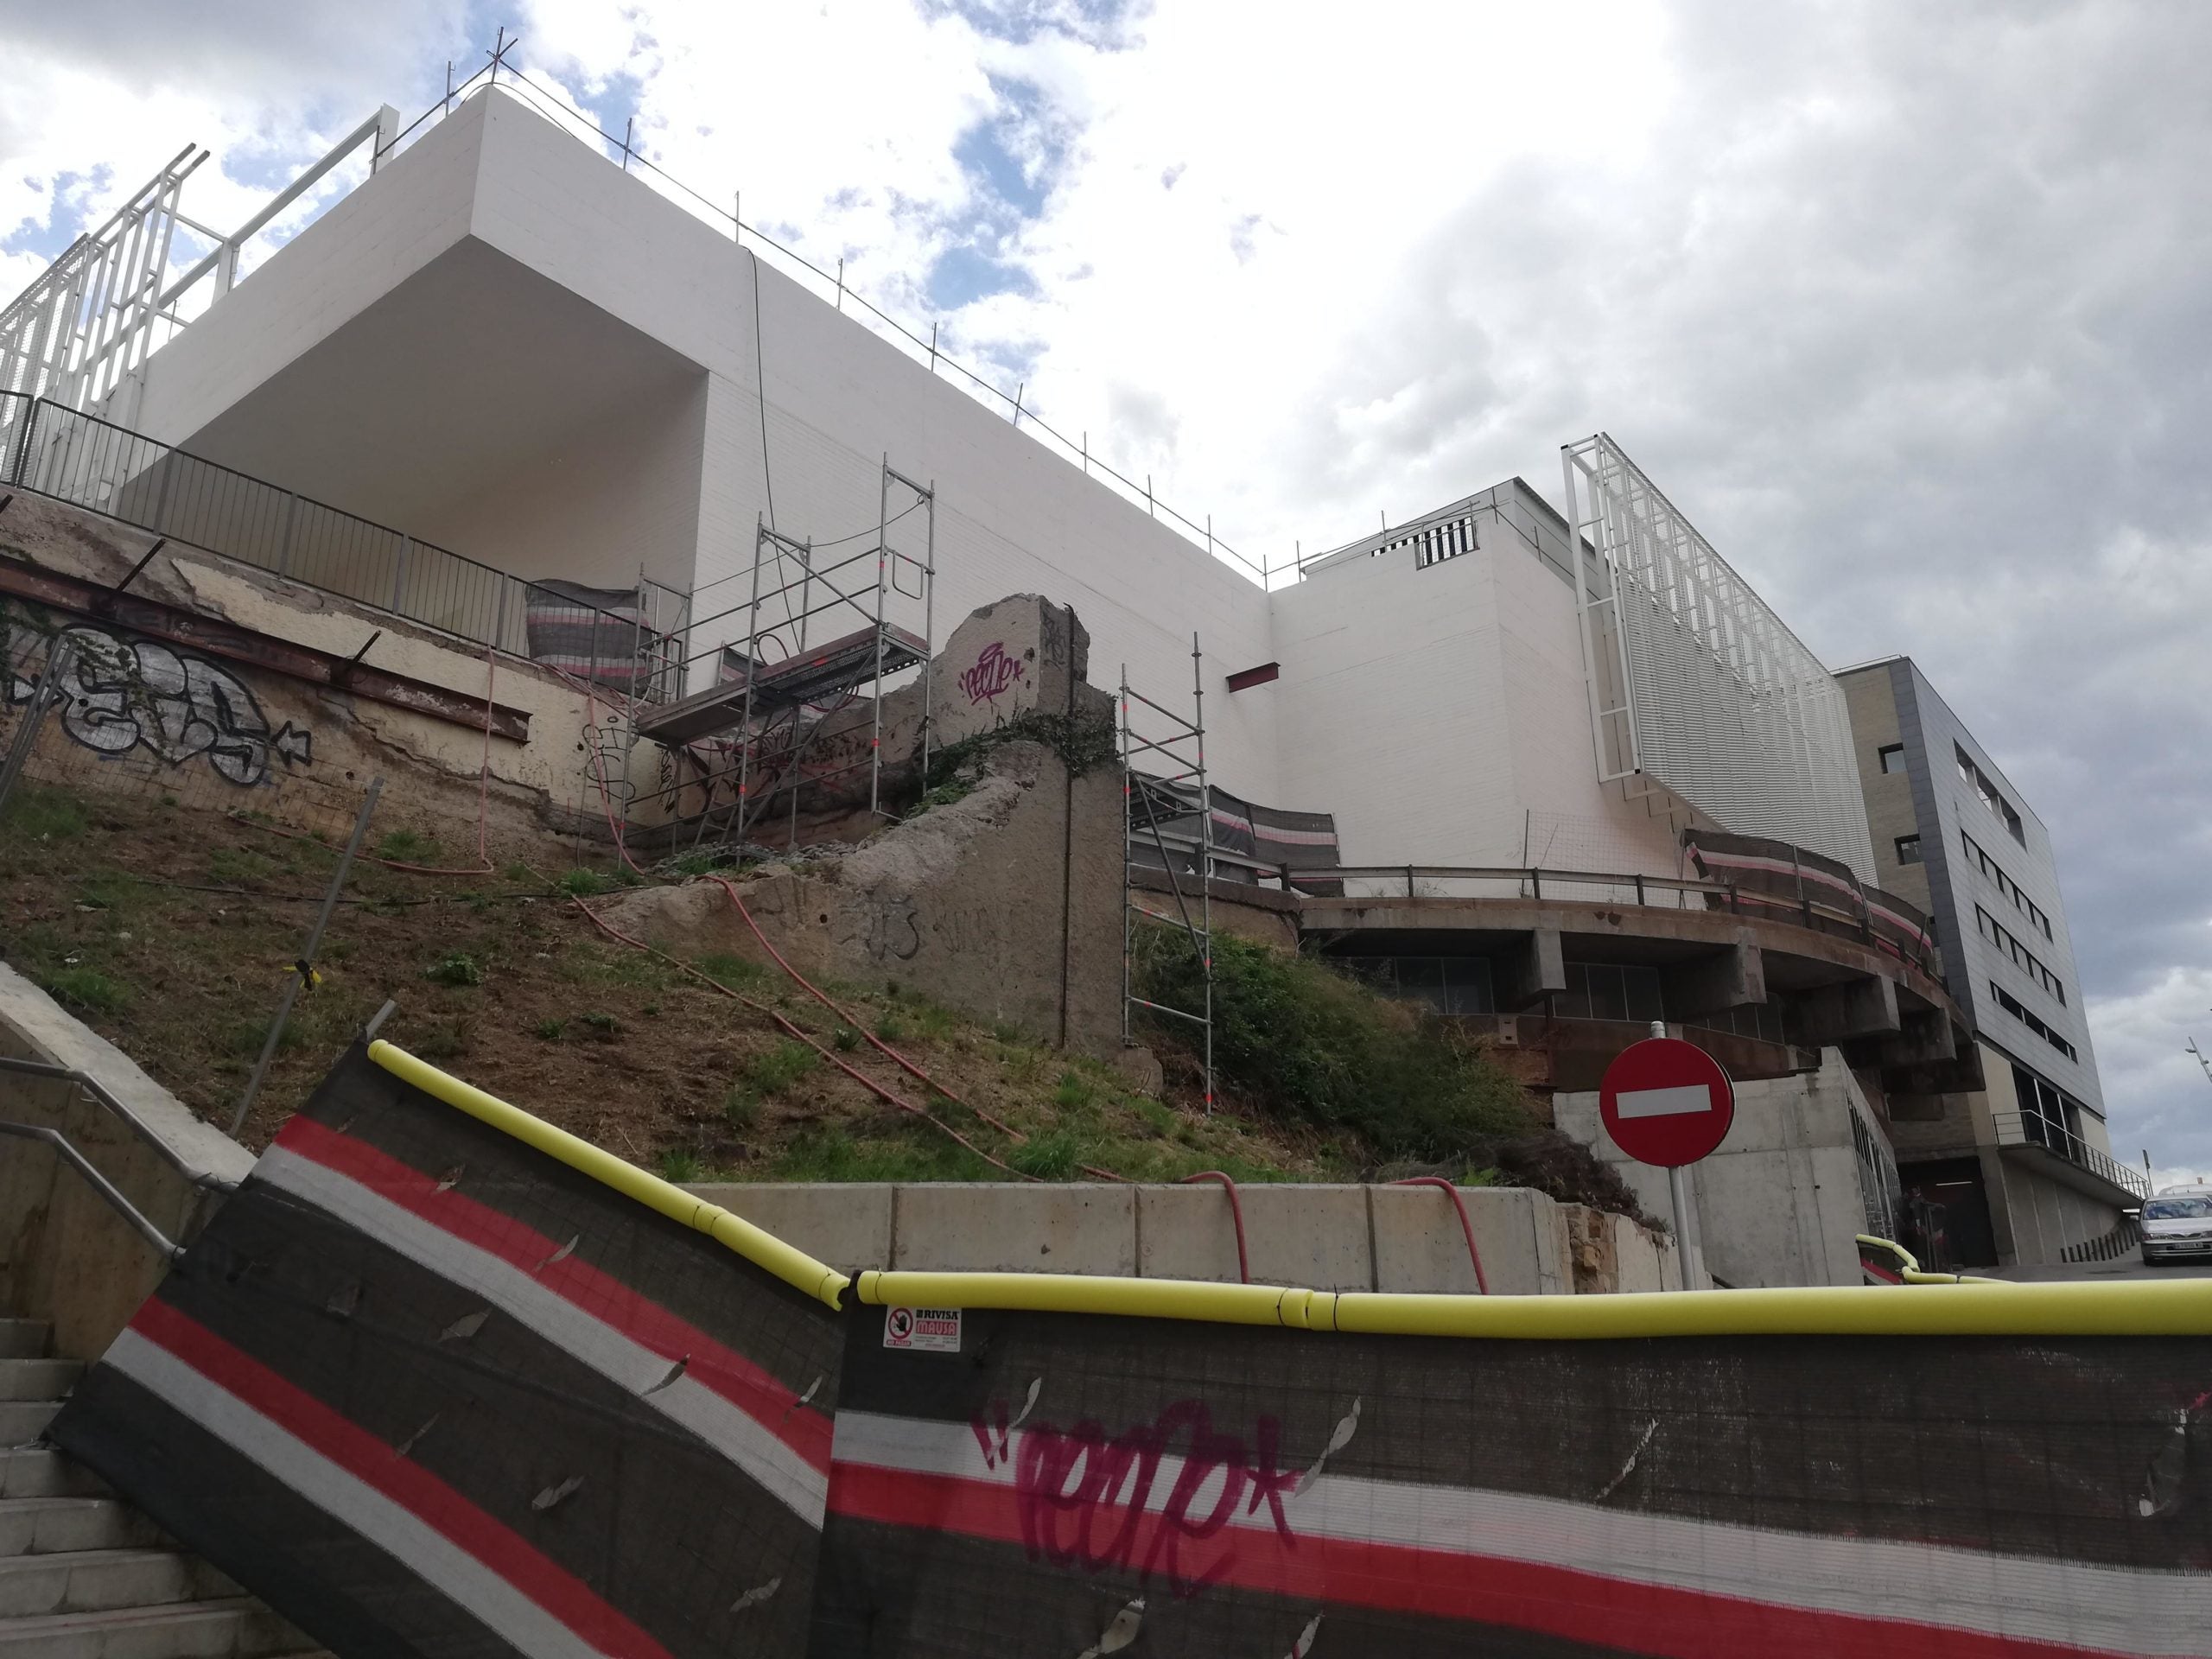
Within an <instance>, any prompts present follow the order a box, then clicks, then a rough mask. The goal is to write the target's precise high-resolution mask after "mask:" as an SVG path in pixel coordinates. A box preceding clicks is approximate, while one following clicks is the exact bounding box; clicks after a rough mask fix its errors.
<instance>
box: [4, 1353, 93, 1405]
mask: <svg viewBox="0 0 2212 1659" xmlns="http://www.w3.org/2000/svg"><path fill="white" fill-rule="evenodd" d="M84 1374H85V1368H84V1366H83V1365H82V1364H80V1363H79V1362H77V1361H76V1360H73V1359H0V1400H14V1401H25V1400H31V1401H35V1400H62V1399H67V1397H68V1394H69V1390H70V1389H73V1388H75V1387H76V1386H77V1379H78V1378H79V1377H80V1376H83V1375H84Z"/></svg>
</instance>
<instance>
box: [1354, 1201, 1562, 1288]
mask: <svg viewBox="0 0 2212 1659" xmlns="http://www.w3.org/2000/svg"><path fill="white" fill-rule="evenodd" d="M1459 1197H1460V1199H1461V1201H1462V1202H1464V1203H1465V1205H1466V1207H1467V1220H1468V1224H1469V1225H1470V1226H1471V1228H1472V1229H1473V1230H1474V1235H1475V1247H1476V1249H1478V1250H1479V1251H1480V1252H1481V1254H1482V1259H1483V1276H1484V1278H1485V1279H1487V1280H1488V1281H1489V1282H1490V1289H1491V1294H1492V1295H1497V1296H1533V1295H1545V1294H1555V1295H1566V1294H1570V1293H1572V1291H1573V1288H1574V1284H1573V1274H1572V1270H1571V1268H1570V1266H1569V1260H1570V1253H1569V1245H1568V1240H1567V1217H1566V1214H1565V1212H1564V1211H1561V1210H1560V1206H1559V1205H1556V1204H1554V1203H1553V1202H1552V1200H1551V1199H1549V1198H1546V1197H1545V1196H1544V1195H1543V1194H1542V1193H1541V1192H1534V1191H1531V1190H1529V1189H1528V1188H1525V1187H1463V1188H1461V1189H1460V1190H1459ZM1374 1202H1375V1277H1376V1289H1377V1290H1385V1291H1421V1292H1439V1293H1445V1294H1472V1293H1473V1292H1474V1291H1475V1289H1476V1283H1475V1270H1474V1267H1473V1264H1472V1263H1471V1262H1470V1261H1469V1260H1468V1258H1467V1241H1466V1236H1465V1234H1464V1233H1463V1232H1461V1230H1460V1228H1459V1217H1458V1216H1457V1215H1455V1214H1454V1213H1453V1212H1452V1201H1451V1199H1450V1198H1448V1197H1447V1196H1446V1194H1445V1193H1443V1192H1440V1191H1439V1190H1438V1189H1436V1188H1434V1187H1426V1186H1378V1187H1376V1188H1375V1190H1374Z"/></svg>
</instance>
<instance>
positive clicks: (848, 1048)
mask: <svg viewBox="0 0 2212 1659" xmlns="http://www.w3.org/2000/svg"><path fill="white" fill-rule="evenodd" d="M829 1046H831V1047H832V1048H835V1049H836V1051H837V1052H839V1053H840V1054H849V1053H851V1052H853V1051H854V1050H855V1049H856V1048H858V1047H859V1046H861V1034H860V1033H858V1032H857V1031H855V1030H854V1029H853V1028H852V1027H850V1026H840V1027H837V1029H836V1031H835V1032H833V1033H830V1037H829Z"/></svg>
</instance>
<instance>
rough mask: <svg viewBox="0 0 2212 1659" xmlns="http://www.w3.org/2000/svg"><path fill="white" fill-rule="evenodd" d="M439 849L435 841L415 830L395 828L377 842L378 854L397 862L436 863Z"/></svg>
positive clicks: (380, 856) (379, 856)
mask: <svg viewBox="0 0 2212 1659" xmlns="http://www.w3.org/2000/svg"><path fill="white" fill-rule="evenodd" d="M439 850H440V849H439V847H438V843H437V842H435V841H434V840H432V839H431V838H430V837H429V836H426V835H423V834H422V833H421V832H420V831H419V830H415V829H395V830H393V831H392V832H391V834H390V835H388V836H385V838H384V839H383V840H381V841H379V842H377V856H378V858H388V859H390V860H391V861H392V862H394V863H395V864H435V863H436V862H437V861H438V854H439Z"/></svg>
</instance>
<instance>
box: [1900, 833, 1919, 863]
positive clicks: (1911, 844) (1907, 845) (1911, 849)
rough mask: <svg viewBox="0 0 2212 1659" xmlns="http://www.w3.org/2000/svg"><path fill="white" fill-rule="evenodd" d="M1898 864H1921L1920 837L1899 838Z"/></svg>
mask: <svg viewBox="0 0 2212 1659" xmlns="http://www.w3.org/2000/svg"><path fill="white" fill-rule="evenodd" d="M1897 862H1898V863H1900V864H1917V863H1919V862H1920V837H1919V836H1898V837H1897Z"/></svg>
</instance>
